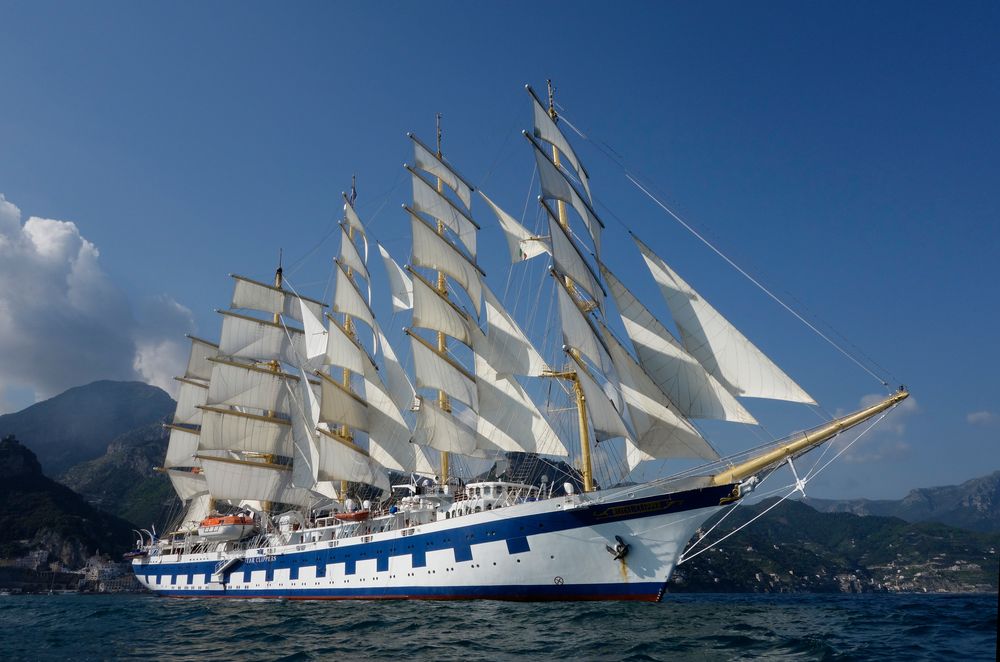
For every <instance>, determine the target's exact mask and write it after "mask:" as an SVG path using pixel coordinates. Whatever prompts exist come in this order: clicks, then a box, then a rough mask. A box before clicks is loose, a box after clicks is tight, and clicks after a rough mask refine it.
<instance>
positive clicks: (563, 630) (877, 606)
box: [0, 595, 997, 662]
mask: <svg viewBox="0 0 1000 662" xmlns="http://www.w3.org/2000/svg"><path fill="white" fill-rule="evenodd" d="M996 642H997V597H996V596H993V595H986V596H983V595H974V596H970V595H667V596H666V597H665V598H664V602H663V603H661V604H646V603H613V602H603V603H566V604H560V603H538V604H532V603H506V602H423V601H413V602H362V601H358V602H299V601H279V600H274V601H267V600H249V601H241V600H233V601H229V600H200V599H168V598H157V597H153V596H148V595H43V596H2V597H0V660H103V659H108V660H110V659H135V658H146V659H155V660H228V659H251V660H325V659H342V660H357V659H375V660H390V659H392V660H399V659H405V660H424V659H438V660H459V659H462V660H493V661H495V660H511V659H515V658H518V659H529V660H563V659H575V660H746V659H770V660H885V659H898V660H915V659H927V660H931V659H934V660H941V659H945V660H953V659H961V660H963V662H964V661H968V660H987V659H989V660H992V659H994V658H995V655H996V645H997V643H996Z"/></svg>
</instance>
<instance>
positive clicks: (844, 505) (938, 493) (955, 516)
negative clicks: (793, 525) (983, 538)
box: [805, 471, 1000, 532]
mask: <svg viewBox="0 0 1000 662" xmlns="http://www.w3.org/2000/svg"><path fill="white" fill-rule="evenodd" d="M805 502H806V503H808V504H809V505H810V506H812V507H813V508H815V509H816V510H818V511H820V512H824V513H854V514H855V515H882V516H887V517H898V518H900V519H903V520H906V521H907V522H939V523H941V524H947V525H949V526H957V527H959V528H962V529H969V530H970V531H982V532H989V531H993V532H995V531H1000V471H996V472H994V473H992V474H990V475H988V476H983V477H982V478H973V479H972V480H967V481H965V482H964V483H962V484H961V485H949V486H946V487H925V488H920V489H915V490H911V491H910V493H909V494H907V495H906V496H905V497H904V498H902V499H900V500H898V501H891V500H870V499H854V500H851V501H836V500H830V499H806V500H805Z"/></svg>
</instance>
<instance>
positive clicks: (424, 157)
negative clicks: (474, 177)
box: [406, 133, 474, 209]
mask: <svg viewBox="0 0 1000 662" xmlns="http://www.w3.org/2000/svg"><path fill="white" fill-rule="evenodd" d="M406 137H407V138H409V139H410V140H412V141H413V161H414V165H416V166H417V167H418V168H420V169H421V170H423V171H425V172H428V173H430V174H431V175H433V176H434V177H437V178H438V179H440V180H441V181H442V182H444V183H445V184H446V185H447V186H448V188H450V189H451V190H452V191H454V192H455V195H457V196H458V198H459V200H461V201H462V202H463V203H464V204H465V208H466V209H468V208H469V207H471V206H472V189H473V188H474V187H473V186H472V185H471V184H469V183H468V182H466V181H465V180H464V179H462V177H461V176H460V175H459V174H458V173H457V172H455V171H454V170H453V169H452V168H451V166H449V165H448V164H447V163H445V162H444V160H442V159H440V158H438V156H437V155H435V154H434V152H432V151H431V150H430V148H428V147H427V146H426V145H424V144H423V143H422V142H420V139H419V138H417V137H416V136H415V135H413V134H412V133H408V134H406Z"/></svg>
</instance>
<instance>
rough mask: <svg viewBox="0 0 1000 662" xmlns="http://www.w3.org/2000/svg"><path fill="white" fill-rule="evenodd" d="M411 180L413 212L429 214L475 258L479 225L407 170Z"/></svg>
mask: <svg viewBox="0 0 1000 662" xmlns="http://www.w3.org/2000/svg"><path fill="white" fill-rule="evenodd" d="M407 170H408V171H409V173H410V175H412V179H413V211H416V212H421V213H424V214H429V215H430V216H432V217H434V218H436V219H437V220H439V221H441V222H442V223H444V224H445V225H447V226H448V227H449V228H451V230H452V232H454V233H455V234H456V235H457V236H458V238H459V240H460V241H461V242H462V243H463V244H464V245H465V247H466V248H467V249H468V251H469V255H471V256H472V257H473V259H475V257H476V231H477V230H479V225H478V224H477V223H476V222H475V221H474V220H472V218H471V217H470V216H469V215H468V214H467V213H465V212H464V211H463V210H462V208H461V207H459V206H457V205H456V204H455V203H454V202H452V201H451V200H449V199H448V198H446V197H445V196H444V195H443V194H441V193H439V192H438V190H437V189H435V188H434V187H433V186H431V185H430V184H429V183H428V182H427V180H426V179H424V178H423V177H421V176H420V175H418V174H417V173H416V172H414V171H413V170H410V169H409V168H407Z"/></svg>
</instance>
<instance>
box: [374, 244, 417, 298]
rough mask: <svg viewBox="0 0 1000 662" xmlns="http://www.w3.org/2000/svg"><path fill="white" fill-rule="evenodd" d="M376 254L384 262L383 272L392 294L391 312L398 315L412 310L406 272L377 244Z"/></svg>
mask: <svg viewBox="0 0 1000 662" xmlns="http://www.w3.org/2000/svg"><path fill="white" fill-rule="evenodd" d="M377 245H378V252H379V254H381V255H382V261H383V262H385V271H386V273H387V274H388V275H389V290H390V291H391V293H392V311H393V312H394V313H399V312H402V311H404V310H409V309H410V308H413V282H412V281H411V280H410V277H409V276H407V275H406V272H405V271H403V269H402V268H401V267H400V266H399V264H397V263H396V261H395V260H394V259H392V256H391V255H389V251H387V250H386V249H385V248H384V247H383V246H382V244H378V243H377Z"/></svg>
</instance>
